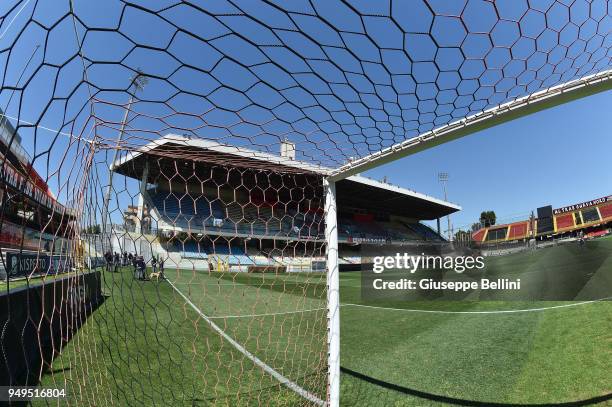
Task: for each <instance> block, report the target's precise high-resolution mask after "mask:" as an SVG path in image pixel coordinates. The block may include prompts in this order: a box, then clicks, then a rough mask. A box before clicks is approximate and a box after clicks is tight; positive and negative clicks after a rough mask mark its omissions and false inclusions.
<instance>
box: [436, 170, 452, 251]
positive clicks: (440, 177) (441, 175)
mask: <svg viewBox="0 0 612 407" xmlns="http://www.w3.org/2000/svg"><path fill="white" fill-rule="evenodd" d="M448 178H449V176H448V172H439V173H438V181H440V182H441V183H442V188H444V200H445V201H446V202H448V197H447V193H446V184H447V183H448ZM446 219H447V221H448V229H447V232H448V241H449V242H452V240H453V239H452V235H451V233H452V232H451V220H450V214H449V215H447V216H446Z"/></svg>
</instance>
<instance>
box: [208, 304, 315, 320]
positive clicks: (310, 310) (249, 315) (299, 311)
mask: <svg viewBox="0 0 612 407" xmlns="http://www.w3.org/2000/svg"><path fill="white" fill-rule="evenodd" d="M326 309H327V307H321V308H311V309H304V310H297V311H283V312H270V313H268V314H246V315H219V316H216V317H208V318H209V319H226V318H255V317H268V316H272V315H285V314H299V313H302V312H313V311H322V310H326Z"/></svg>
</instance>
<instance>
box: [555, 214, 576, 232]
mask: <svg viewBox="0 0 612 407" xmlns="http://www.w3.org/2000/svg"><path fill="white" fill-rule="evenodd" d="M555 220H556V221H557V230H562V229H567V228H573V227H574V214H573V213H566V214H563V215H557V216H556V217H555Z"/></svg>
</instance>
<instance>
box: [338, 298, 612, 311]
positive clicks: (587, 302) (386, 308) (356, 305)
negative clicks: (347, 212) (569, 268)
mask: <svg viewBox="0 0 612 407" xmlns="http://www.w3.org/2000/svg"><path fill="white" fill-rule="evenodd" d="M609 299H612V297H606V298H600V299H598V300H591V301H582V302H576V303H573V304H564V305H553V306H551V307H542V308H526V309H511V310H496V311H444V310H426V309H410V308H389V307H375V306H373V305H363V304H347V303H345V304H341V306H343V307H361V308H372V309H384V310H388V311H406V312H416V313H419V312H420V313H427V314H515V313H519V312H535V311H546V310H549V309H556V308H569V307H576V306H578V305H585V304H592V303H595V302H600V301H605V300H609Z"/></svg>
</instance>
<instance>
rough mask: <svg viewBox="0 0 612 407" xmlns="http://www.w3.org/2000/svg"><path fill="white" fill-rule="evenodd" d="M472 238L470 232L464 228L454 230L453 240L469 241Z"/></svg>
mask: <svg viewBox="0 0 612 407" xmlns="http://www.w3.org/2000/svg"><path fill="white" fill-rule="evenodd" d="M471 240H472V234H471V233H470V232H466V231H465V230H459V231H457V232H455V242H469V241H471Z"/></svg>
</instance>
